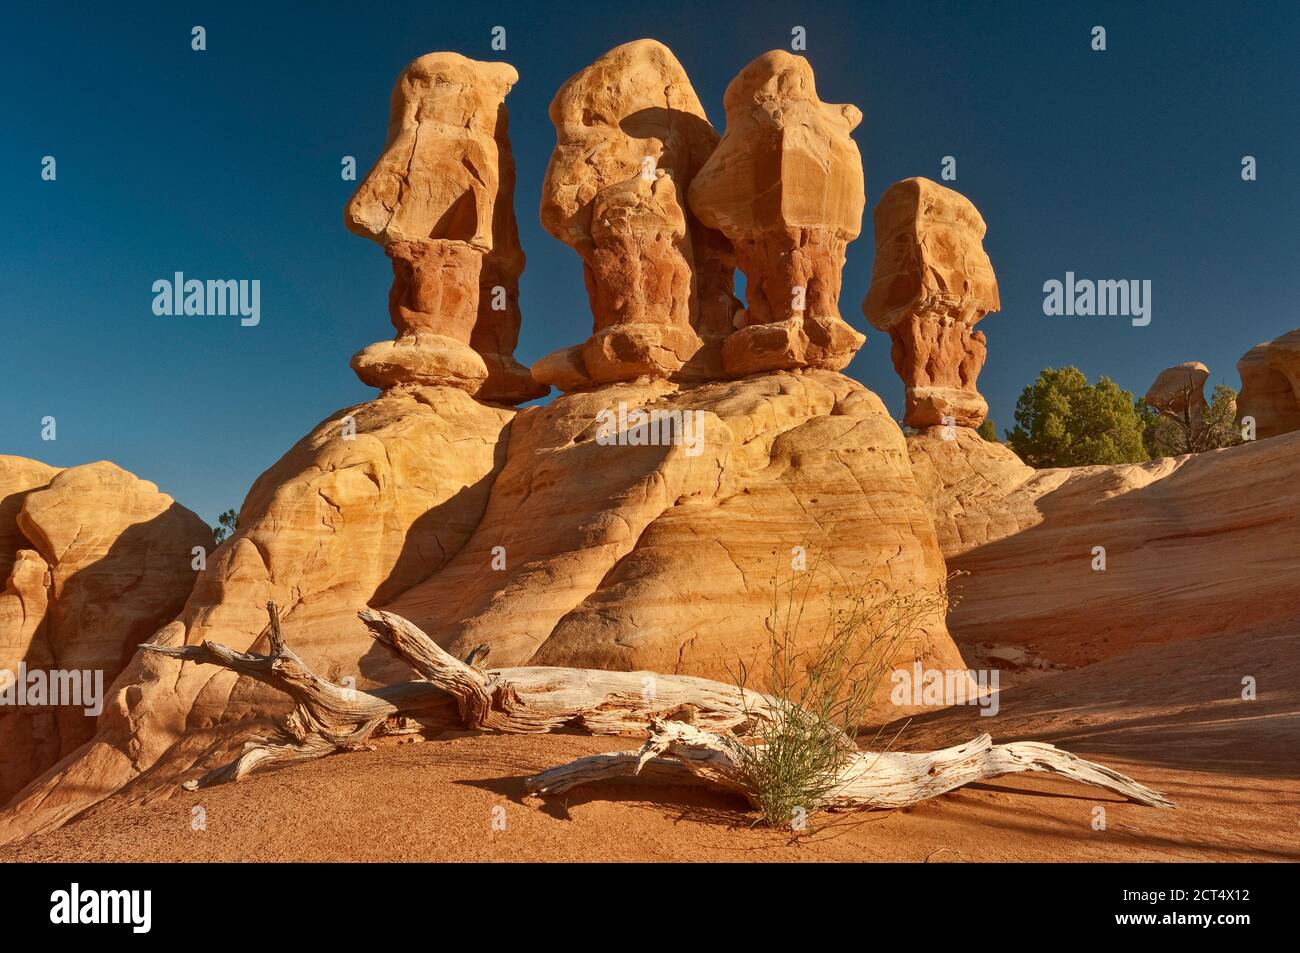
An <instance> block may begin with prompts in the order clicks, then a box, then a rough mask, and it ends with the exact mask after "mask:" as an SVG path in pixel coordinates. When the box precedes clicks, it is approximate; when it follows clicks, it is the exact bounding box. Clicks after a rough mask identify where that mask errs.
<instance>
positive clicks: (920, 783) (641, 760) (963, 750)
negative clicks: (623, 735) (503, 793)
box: [524, 721, 1174, 810]
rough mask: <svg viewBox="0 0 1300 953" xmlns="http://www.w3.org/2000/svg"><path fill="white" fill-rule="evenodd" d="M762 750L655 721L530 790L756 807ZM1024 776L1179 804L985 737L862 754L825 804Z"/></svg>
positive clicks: (911, 798)
mask: <svg viewBox="0 0 1300 953" xmlns="http://www.w3.org/2000/svg"><path fill="white" fill-rule="evenodd" d="M761 752H762V749H761V746H754V747H747V746H746V745H745V743H744V742H743V741H742V740H740V739H738V738H735V737H733V736H729V735H720V734H717V733H716V732H711V731H705V730H701V729H700V728H698V727H696V726H694V725H689V724H683V723H680V722H671V721H656V722H655V723H654V724H653V725H652V726H651V729H650V738H649V740H648V741H647V742H646V743H645V744H644V745H643V746H642V747H641V749H640V750H639V751H624V752H613V753H610V754H598V755H592V756H590V757H586V758H579V759H577V760H576V761H573V762H570V763H569V764H565V765H560V766H559V767H556V768H551V769H550V770H549V771H543V772H542V773H541V774H538V775H534V776H533V777H531V778H528V779H527V780H526V781H525V784H524V787H525V790H526V791H527V792H528V793H530V794H534V795H538V796H545V795H552V794H560V793H562V792H564V791H568V790H571V789H572V788H575V787H577V786H579V785H582V784H588V783H590V782H592V781H600V780H605V779H609V778H627V777H629V776H644V775H646V774H647V769H650V780H673V781H690V782H695V783H702V784H705V785H709V786H712V787H718V788H722V789H724V790H728V791H731V792H734V793H736V794H739V795H741V796H742V797H744V798H746V799H747V800H748V801H749V802H750V803H751V804H752V805H754V806H757V803H758V802H757V800H756V798H755V797H754V795H753V792H752V790H751V788H750V786H749V784H748V783H747V782H746V774H747V773H746V770H745V762H746V759H747V758H753V757H761ZM1021 771H1043V772H1047V773H1049V774H1057V775H1060V776H1062V777H1066V778H1070V779H1071V780H1074V781H1079V782H1081V783H1083V784H1090V785H1093V786H1095V787H1101V788H1105V789H1107V790H1109V791H1114V792H1115V793H1117V794H1121V795H1123V796H1124V797H1126V798H1128V799H1129V800H1131V801H1136V802H1137V803H1139V804H1146V805H1148V806H1151V807H1173V806H1174V805H1173V802H1171V801H1169V800H1168V799H1167V798H1165V797H1164V796H1163V795H1161V794H1158V793H1157V792H1155V791H1152V790H1151V789H1150V788H1148V787H1145V786H1143V785H1141V784H1139V783H1138V782H1136V781H1134V780H1133V779H1132V778H1130V777H1127V776H1126V775H1123V774H1120V773H1119V772H1118V771H1113V770H1111V769H1110V768H1107V767H1104V766H1103V765H1100V764H1095V763H1094V762H1091V761H1085V760H1084V759H1082V758H1079V757H1076V756H1075V755H1072V754H1070V753H1069V752H1066V751H1061V750H1060V749H1059V748H1056V747H1054V746H1052V745H1049V744H1042V743H1039V742H1034V741H1018V742H1012V743H1010V744H1001V745H995V744H994V743H993V739H992V738H991V737H990V736H989V735H986V734H985V735H980V736H979V737H978V738H975V739H973V740H971V741H968V742H966V743H965V744H960V745H957V746H955V747H952V748H944V749H942V750H940V751H930V752H926V753H923V754H909V753H904V752H870V751H860V752H856V753H855V754H854V755H853V756H852V758H850V759H849V760H848V762H847V763H846V764H845V765H844V767H843V768H842V769H841V770H840V771H839V774H838V776H837V777H836V781H835V784H834V786H833V787H832V789H831V791H830V793H829V795H828V796H827V797H826V799H825V801H824V802H823V804H821V805H819V806H821V807H824V808H827V809H829V810H865V809H872V808H898V807H905V806H907V805H909V804H914V803H916V802H917V801H924V800H926V799H927V798H932V797H937V796H939V795H940V794H945V793H947V792H948V791H951V790H954V789H955V788H959V787H962V786H963V785H966V784H971V783H974V782H977V781H987V780H990V779H992V778H997V777H1001V776H1003V775H1006V774H1016V773H1019V772H1021Z"/></svg>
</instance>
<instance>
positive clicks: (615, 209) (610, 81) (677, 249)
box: [534, 40, 738, 390]
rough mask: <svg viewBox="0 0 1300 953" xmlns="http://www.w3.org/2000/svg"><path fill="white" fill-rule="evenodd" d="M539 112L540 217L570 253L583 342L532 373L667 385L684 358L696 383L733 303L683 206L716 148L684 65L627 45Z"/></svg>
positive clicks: (650, 46) (716, 257)
mask: <svg viewBox="0 0 1300 953" xmlns="http://www.w3.org/2000/svg"><path fill="white" fill-rule="evenodd" d="M550 112H551V121H552V122H553V123H554V124H555V138H556V143H555V151H554V152H553V153H552V155H551V161H550V164H549V165H548V166H547V170H546V180H545V182H544V183H543V185H542V203H541V220H542V225H543V226H544V227H545V228H546V230H547V231H549V232H550V233H551V234H552V235H554V236H555V237H556V238H558V239H559V240H560V241H562V242H564V243H565V244H567V245H569V246H571V247H572V248H574V249H575V250H576V251H577V252H578V254H579V255H580V256H582V260H583V273H584V276H585V280H586V285H587V293H588V297H589V299H590V302H591V310H592V315H593V318H594V334H593V335H592V337H591V339H590V340H588V341H587V343H586V344H585V345H583V346H582V348H581V367H574V365H573V362H572V361H571V360H570V359H569V358H562V359H560V358H556V357H555V356H554V355H552V356H550V357H548V358H546V359H544V360H543V361H541V362H538V364H537V365H535V366H534V375H535V376H538V377H539V379H540V380H542V381H544V382H546V383H550V384H554V385H555V386H557V387H560V388H561V389H569V390H572V389H574V388H575V387H578V386H592V385H594V384H600V383H610V382H616V381H624V380H633V379H635V378H637V377H642V376H650V377H659V378H666V377H670V376H673V375H675V374H677V373H678V372H679V371H681V370H682V369H683V367H684V366H686V365H687V364H688V362H692V359H694V361H693V363H692V366H691V367H690V368H688V369H687V371H686V374H687V375H688V376H690V375H692V374H694V376H696V377H697V378H698V377H700V376H708V368H709V367H710V366H711V367H712V368H714V369H717V368H718V367H720V363H721V361H720V358H719V357H718V356H717V352H718V349H719V347H720V346H721V339H722V337H723V336H724V334H725V333H726V332H727V331H729V330H730V328H729V325H730V321H731V315H732V313H733V312H734V311H735V310H736V308H737V307H738V305H737V303H736V302H735V299H734V297H733V296H732V294H731V289H732V272H731V267H730V260H731V252H730V247H729V246H728V245H727V243H726V241H725V239H723V238H722V237H721V236H719V235H716V234H710V233H709V232H708V230H707V229H705V228H703V226H701V225H700V224H699V223H697V222H695V221H694V220H693V218H692V216H691V215H690V213H689V211H688V210H687V208H686V192H687V189H688V188H689V186H690V183H691V181H692V179H693V178H694V177H695V175H696V173H697V172H698V170H699V169H700V167H701V166H702V165H703V164H704V162H705V160H706V159H707V158H708V156H709V154H710V153H711V152H712V151H713V149H714V146H715V145H716V144H717V141H718V136H717V133H716V132H714V131H713V127H712V126H710V125H709V121H708V119H707V118H706V116H705V114H704V108H703V106H701V105H700V101H699V98H698V97H697V96H696V95H695V90H694V89H692V87H691V83H690V80H689V78H688V77H687V76H686V71H685V70H684V69H682V66H681V64H680V63H678V62H677V59H676V57H674V56H673V54H672V52H671V51H670V50H669V49H668V48H667V47H666V46H664V45H663V44H662V43H658V42H656V41H654V40H637V41H635V42H632V43H625V44H623V45H622V46H618V47H615V48H614V49H612V50H610V51H609V52H608V53H606V54H604V55H603V56H601V57H600V58H599V59H597V60H596V61H595V62H594V63H592V64H591V65H590V66H588V67H587V68H586V69H584V70H582V71H581V72H579V73H578V74H576V75H575V76H573V77H572V78H570V79H569V80H568V82H566V83H565V84H564V85H563V86H562V87H561V88H560V90H559V92H557V93H556V94H555V98H554V100H552V102H551V110H550ZM697 329H698V331H697ZM701 334H703V335H704V336H705V337H704V339H703V340H702V339H701ZM702 349H703V350H705V351H706V352H708V350H709V349H711V356H710V354H709V353H705V354H700V355H699V357H698V358H697V357H696V355H697V353H698V352H700V351H701V350H702ZM702 368H703V370H701V369H702ZM571 370H578V371H580V372H581V373H582V374H584V375H585V378H586V379H585V380H584V379H582V377H578V378H576V379H575V377H574V375H573V374H572V373H571V372H570V371H571ZM552 371H559V372H560V377H559V378H551V377H548V374H549V373H551V372H552Z"/></svg>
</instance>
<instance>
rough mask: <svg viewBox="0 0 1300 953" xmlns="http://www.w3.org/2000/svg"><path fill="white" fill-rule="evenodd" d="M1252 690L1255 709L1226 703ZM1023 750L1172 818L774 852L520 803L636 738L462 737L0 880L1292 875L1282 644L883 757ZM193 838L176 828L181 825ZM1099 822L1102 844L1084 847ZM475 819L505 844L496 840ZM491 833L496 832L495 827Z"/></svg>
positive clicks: (1114, 806)
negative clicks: (733, 873) (197, 872)
mask: <svg viewBox="0 0 1300 953" xmlns="http://www.w3.org/2000/svg"><path fill="white" fill-rule="evenodd" d="M1244 675H1253V676H1254V677H1255V678H1256V679H1257V680H1258V684H1259V698H1258V700H1256V701H1243V700H1241V698H1240V692H1241V678H1242V676H1244ZM985 730H987V731H990V732H991V733H992V734H993V736H994V738H995V739H996V740H1014V739H1024V740H1043V741H1051V742H1053V743H1056V744H1059V745H1060V746H1061V747H1063V748H1066V749H1067V750H1070V751H1074V752H1075V753H1078V754H1080V755H1083V756H1085V757H1089V758H1093V759H1095V760H1100V761H1102V762H1104V763H1106V764H1108V765H1110V766H1112V767H1115V768H1117V769H1118V770H1121V771H1124V772H1125V773H1128V774H1131V775H1132V776H1133V777H1135V778H1137V779H1138V780H1139V781H1141V782H1142V783H1144V784H1146V785H1148V786H1150V787H1153V788H1155V789H1157V790H1159V791H1161V792H1162V793H1164V794H1166V795H1168V796H1169V797H1171V798H1172V799H1173V800H1174V801H1175V802H1176V803H1177V805H1178V807H1177V808H1176V809H1174V810H1159V809H1154V808H1147V807H1141V806H1139V805H1135V804H1129V803H1126V802H1123V801H1120V800H1118V798H1117V797H1116V796H1115V795H1112V794H1110V793H1109V792H1105V791H1100V790H1094V789H1091V788H1087V787H1084V786H1081V785H1077V784H1073V783H1070V782H1068V781H1064V780H1058V779H1055V778H1048V777H1044V776H1041V775H1027V774H1021V775H1014V776H1009V777H1006V778H1002V779H998V780H996V781H992V782H988V783H985V784H979V785H972V786H970V787H967V788H964V789H962V790H959V791H956V792H953V793H951V794H948V795H945V796H944V797H941V798H938V799H935V800H933V801H929V802H926V803H923V804H919V805H917V806H915V807H912V808H909V809H906V810H902V811H893V812H872V813H864V814H850V815H822V816H820V817H814V818H813V826H814V827H815V828H816V830H815V831H814V832H813V833H812V834H811V835H808V836H805V837H802V838H799V839H792V838H791V836H790V835H789V834H788V833H778V832H774V831H770V830H765V829H761V828H753V827H750V826H749V825H750V824H751V822H752V821H753V820H754V815H752V814H747V813H745V806H744V804H743V803H741V802H739V801H737V800H735V799H733V798H731V797H727V796H721V795H713V794H711V793H708V792H705V791H702V790H696V789H691V788H686V787H678V788H667V787H650V786H642V785H636V784H630V783H620V784H617V785H601V786H596V787H592V788H590V789H587V790H585V791H582V790H580V791H575V792H571V793H570V794H569V795H568V796H567V797H565V798H561V799H557V800H556V801H553V802H540V801H535V800H525V799H523V798H521V791H522V787H521V779H522V778H523V777H524V776H525V775H527V774H529V773H532V772H534V771H537V770H540V769H542V768H546V767H550V766H553V765H556V764H559V763H561V762H563V761H567V760H569V759H571V758H574V757H578V756H580V755H583V754H588V753H593V752H597V751H609V750H615V749H620V748H633V747H636V746H637V744H638V740H637V739H619V738H609V737H605V738H591V737H583V736H571V735H549V736H546V735H541V736H522V735H515V736H483V735H462V736H458V737H454V738H451V739H447V740H433V741H429V742H426V743H423V744H408V745H388V746H385V747H381V748H379V749H378V750H376V751H371V752H359V753H355V754H346V755H335V756H332V757H330V758H326V759H324V760H322V761H318V762H314V763H311V764H306V765H301V766H297V767H293V768H288V769H284V770H280V771H275V772H271V773H268V774H266V775H260V776H254V777H253V778H251V779H249V780H247V781H245V782H243V783H242V784H238V785H229V786H224V787H216V788H210V789H207V790H205V791H200V792H197V793H193V794H190V793H187V792H178V793H177V794H175V795H174V796H173V797H172V798H171V799H169V800H165V801H160V802H157V803H153V804H147V805H123V804H122V803H120V802H117V801H116V799H109V800H108V801H105V802H103V803H102V804H100V805H97V806H96V807H95V808H93V809H91V810H90V811H88V812H86V814H84V815H83V816H82V817H81V818H79V819H78V820H76V821H74V822H73V823H71V824H69V825H67V826H66V827H64V828H62V829H60V830H57V831H53V832H50V833H46V834H41V835H37V836H34V837H30V838H28V839H26V840H24V841H22V842H19V843H17V844H11V845H9V846H7V847H4V848H0V860H10V861H12V860H81V861H87V860H88V861H101V860H177V861H188V860H229V861H233V860H250V859H260V860H309V861H319V860H340V861H364V860H543V861H545V860H790V861H799V860H903V861H926V860H929V861H931V862H951V861H978V860H1048V861H1053V860H1125V861H1133V860H1266V861H1281V860H1291V861H1294V860H1300V826H1298V824H1297V817H1300V784H1298V783H1297V778H1298V777H1300V636H1296V635H1290V634H1278V633H1273V634H1263V635H1260V634H1255V635H1251V636H1249V637H1243V636H1231V637H1218V638H1213V639H1206V640H1200V641H1196V642H1186V643H1180V644H1175V645H1164V646H1158V647H1155V648H1151V649H1146V650H1142V651H1139V652H1135V653H1133V654H1131V655H1129V656H1124V657H1119V658H1113V659H1110V660H1108V661H1106V662H1102V663H1098V664H1096V665H1092V666H1088V667H1086V668H1082V669H1078V670H1075V671H1070V672H1063V673H1060V674H1056V675H1051V676H1048V677H1044V678H1041V679H1037V680H1034V681H1032V682H1029V683H1025V684H1022V685H1019V686H1017V687H1015V688H1011V689H1007V690H1004V692H1003V696H1002V710H1001V712H1000V713H999V715H998V717H995V718H981V717H979V716H978V714H977V709H974V708H963V709H950V710H947V711H944V712H938V713H934V714H931V715H926V716H923V717H921V718H918V719H916V720H913V721H912V722H911V723H910V724H909V725H908V726H907V728H906V729H905V730H904V732H903V734H902V736H901V738H900V739H899V741H898V743H897V747H899V748H905V749H908V750H923V749H926V748H932V747H939V746H943V745H947V744H953V743H956V742H958V741H961V740H965V739H967V738H969V737H971V736H972V735H974V734H976V733H978V732H980V731H985ZM195 805H201V806H202V807H203V808H204V809H205V811H206V820H207V829H206V830H204V831H194V830H192V829H191V808H192V807H193V806H195ZM1096 805H1104V806H1105V808H1106V822H1107V823H1106V829H1105V830H1104V831H1096V830H1093V828H1092V821H1093V808H1094V807H1095V806H1096ZM494 809H504V817H505V824H506V827H505V830H503V831H494V830H493V819H494ZM498 815H499V811H498Z"/></svg>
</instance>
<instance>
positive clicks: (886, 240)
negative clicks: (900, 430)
mask: <svg viewBox="0 0 1300 953" xmlns="http://www.w3.org/2000/svg"><path fill="white" fill-rule="evenodd" d="M875 226H876V259H875V265H874V266H873V269H872V274H871V288H870V289H869V290H868V292H867V297H866V300H865V301H863V304H862V310H863V312H864V313H865V314H866V316H867V319H868V320H870V321H871V323H872V325H873V326H875V327H876V328H878V329H880V330H881V331H887V332H889V336H890V340H891V341H892V343H893V348H892V355H891V356H892V358H893V362H894V370H895V371H897V372H898V375H899V376H900V377H901V378H902V379H903V383H904V385H905V388H906V390H905V396H906V410H905V412H904V417H903V422H904V423H906V424H907V425H908V426H909V427H916V428H918V429H919V428H925V427H933V426H937V425H941V424H945V423H950V424H952V425H954V426H958V427H978V426H979V425H980V423H981V422H983V420H984V418H985V417H987V416H988V404H987V403H986V402H985V400H984V398H983V397H982V396H980V393H979V391H978V390H977V389H976V380H977V378H978V377H979V372H980V369H981V368H982V367H983V366H984V359H985V356H986V345H985V340H984V334H983V333H982V332H980V331H976V330H974V328H975V325H976V324H977V323H978V322H979V321H980V319H981V318H983V317H984V315H986V314H988V313H989V312H990V311H997V310H998V308H999V307H1000V306H1001V304H1000V299H999V296H998V283H997V278H996V277H995V276H994V274H993V266H992V264H991V263H990V262H989V258H988V255H986V254H985V253H984V246H983V239H984V232H985V230H986V226H985V224H984V219H983V218H982V217H981V216H980V213H979V211H978V210H976V208H975V206H974V205H972V204H971V203H970V201H969V200H968V199H966V198H965V197H964V196H962V195H961V194H959V193H957V192H954V191H953V190H952V189H948V188H944V187H943V186H942V185H939V184H938V183H936V182H932V181H930V180H929V179H922V178H913V179H904V180H903V181H902V182H897V183H895V184H894V185H891V186H890V187H889V188H888V189H887V190H886V191H885V194H884V195H883V196H882V197H881V199H880V203H879V204H878V205H877V206H876V212H875ZM945 418H946V419H945Z"/></svg>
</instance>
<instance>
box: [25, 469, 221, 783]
mask: <svg viewBox="0 0 1300 953" xmlns="http://www.w3.org/2000/svg"><path fill="white" fill-rule="evenodd" d="M196 546H201V547H204V549H205V550H211V549H212V530H211V529H210V528H209V527H208V526H207V525H206V524H205V523H204V522H203V521H202V520H200V519H199V518H198V517H197V516H195V515H194V514H193V513H191V512H190V511H189V510H187V509H185V508H184V507H181V506H179V505H178V504H176V503H175V502H174V501H173V500H172V498H171V497H169V496H167V495H166V494H164V493H160V492H159V491H158V488H157V487H156V486H155V485H154V484H152V483H149V482H147V481H145V480H141V479H138V478H137V477H135V476H133V475H131V474H130V473H127V472H126V471H125V470H123V469H121V468H120V467H117V466H114V465H113V464H111V463H107V462H100V463H90V464H85V465H84V466H77V467H71V468H69V469H67V470H56V469H55V468H53V467H47V466H45V465H44V464H41V463H38V462H37V461H34V460H25V459H23V458H21V457H0V547H2V548H0V564H2V568H3V571H4V574H5V579H6V581H5V587H4V592H3V594H0V670H6V671H8V672H11V673H14V674H15V675H16V674H17V672H18V670H19V665H20V663H23V664H25V666H26V669H27V670H28V671H41V672H49V671H51V670H60V671H66V672H76V673H78V677H79V678H80V677H81V675H80V673H82V672H87V671H88V672H91V673H99V674H98V676H95V675H94V674H92V676H91V677H92V682H91V684H92V685H93V679H94V678H96V677H97V678H98V679H99V680H100V683H101V684H102V686H103V687H104V688H105V689H107V687H108V686H109V685H110V684H111V683H112V681H113V679H114V678H116V677H117V675H118V673H119V672H121V671H122V669H123V667H124V666H125V665H126V663H127V661H128V660H129V659H130V658H131V656H132V655H133V654H134V653H135V649H136V645H137V644H138V643H139V642H140V641H142V640H143V639H146V638H148V637H149V636H150V635H152V634H153V632H155V631H156V630H157V629H158V627H159V626H160V625H162V624H163V623H164V622H166V621H167V620H168V619H170V618H171V617H172V616H174V615H175V614H176V612H177V611H178V610H179V609H180V607H181V605H182V604H183V603H184V601H185V597H186V596H187V595H188V594H189V591H190V588H191V587H192V586H193V584H194V578H195V571H194V567H193V561H194V558H195V557H194V553H193V549H194V547H196ZM85 684H86V683H85V681H84V678H83V679H82V685H83V687H84V686H85ZM50 700H52V699H50ZM85 707H86V706H71V705H61V706H58V707H55V706H53V705H48V704H47V705H43V706H31V705H29V706H27V707H24V708H17V709H13V708H3V709H0V769H2V770H0V802H3V801H7V800H8V799H9V798H10V797H11V796H12V795H13V794H14V793H15V792H16V791H17V790H18V789H19V788H21V787H22V786H23V785H24V784H25V783H27V782H28V781H30V780H31V779H32V778H34V777H36V776H37V775H38V774H40V773H41V772H42V771H44V770H45V769H46V768H48V767H50V766H51V765H53V764H54V763H55V762H56V761H58V760H59V759H60V758H61V757H63V756H64V755H66V754H68V753H69V752H71V751H72V750H74V749H75V748H76V747H77V746H78V745H80V744H82V743H83V742H84V741H85V740H86V739H87V738H89V737H90V736H91V735H92V734H93V733H94V725H95V719H94V717H93V716H87V715H86V713H85Z"/></svg>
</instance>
